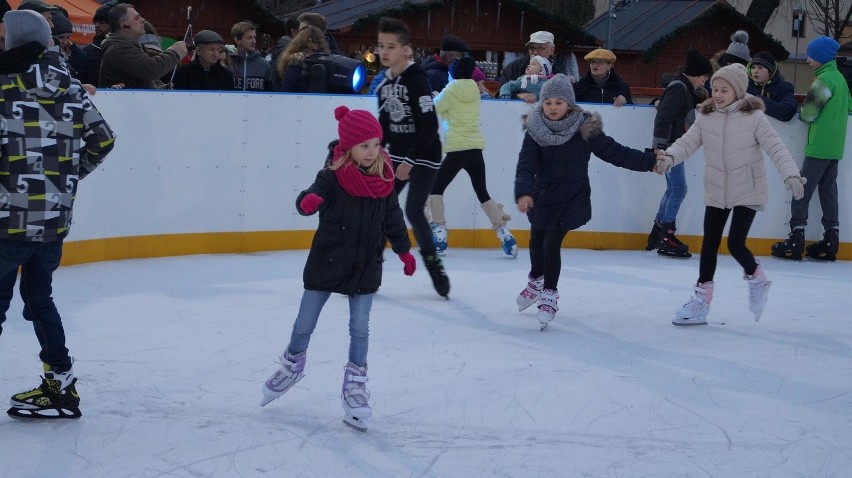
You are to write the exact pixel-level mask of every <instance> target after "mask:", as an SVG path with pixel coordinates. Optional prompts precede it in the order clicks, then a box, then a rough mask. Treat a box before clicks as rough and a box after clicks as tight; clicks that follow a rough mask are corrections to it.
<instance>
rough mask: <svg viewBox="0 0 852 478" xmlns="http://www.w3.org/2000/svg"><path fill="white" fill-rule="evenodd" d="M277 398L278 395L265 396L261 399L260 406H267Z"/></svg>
mask: <svg viewBox="0 0 852 478" xmlns="http://www.w3.org/2000/svg"><path fill="white" fill-rule="evenodd" d="M276 398H278V397H263V398H261V399H260V406H261V407H265V406H266V405H268V404H269V402H271V401H273V400H275V399H276Z"/></svg>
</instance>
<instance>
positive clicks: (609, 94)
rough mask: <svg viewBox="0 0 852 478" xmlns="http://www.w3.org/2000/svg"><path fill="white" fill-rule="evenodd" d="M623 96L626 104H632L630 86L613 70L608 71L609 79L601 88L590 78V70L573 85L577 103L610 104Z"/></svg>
mask: <svg viewBox="0 0 852 478" xmlns="http://www.w3.org/2000/svg"><path fill="white" fill-rule="evenodd" d="M621 95H624V98H625V99H626V100H627V104H633V96H631V95H630V86H628V85H627V83H625V82H624V80H622V79H621V77H620V76H618V73H616V72H615V68H612V69H610V70H609V77H608V78H607V79H606V83H604V87H603V88H601V87H600V86H598V84H597V83H595V79H594V78H592V70H589V71H587V72H586V74H585V76H583V77H582V78H580V80H579V81H577V82H576V83H574V96H575V98H576V101H577V103H606V104H610V103H612V102H613V101H615V99H616V98H617V97H618V96H621Z"/></svg>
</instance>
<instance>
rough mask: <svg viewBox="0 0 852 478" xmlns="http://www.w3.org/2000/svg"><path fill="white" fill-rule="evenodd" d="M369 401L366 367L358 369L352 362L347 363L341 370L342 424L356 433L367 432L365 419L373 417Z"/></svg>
mask: <svg viewBox="0 0 852 478" xmlns="http://www.w3.org/2000/svg"><path fill="white" fill-rule="evenodd" d="M369 400H370V391H369V390H367V366H366V365H365V366H363V367H359V366H357V365H355V364H354V363H352V362H349V363H347V364H346V367H344V368H343V389H342V390H341V393H340V402H341V404H342V405H343V422H344V423H346V424H347V425H349V426H350V427H352V428H354V429H356V430H358V431H362V432H364V431H367V419H368V418H370V417H371V416H373V409H372V408H370V403H369Z"/></svg>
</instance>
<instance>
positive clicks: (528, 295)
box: [515, 276, 544, 311]
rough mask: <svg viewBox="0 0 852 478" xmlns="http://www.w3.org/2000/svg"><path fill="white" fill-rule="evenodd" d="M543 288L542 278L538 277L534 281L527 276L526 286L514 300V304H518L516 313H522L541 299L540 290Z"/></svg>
mask: <svg viewBox="0 0 852 478" xmlns="http://www.w3.org/2000/svg"><path fill="white" fill-rule="evenodd" d="M543 288H544V276H540V277H538V278H536V279H533V278H532V277H529V276H528V277H527V286H526V287H525V288H524V290H522V291H521V293H520V294H518V298H517V299H515V302H516V303H517V304H518V311H522V310H524V309H526V308H527V307H529V306H531V305H533V304H535V303H536V302H538V299H539V298H541V290H542V289H543Z"/></svg>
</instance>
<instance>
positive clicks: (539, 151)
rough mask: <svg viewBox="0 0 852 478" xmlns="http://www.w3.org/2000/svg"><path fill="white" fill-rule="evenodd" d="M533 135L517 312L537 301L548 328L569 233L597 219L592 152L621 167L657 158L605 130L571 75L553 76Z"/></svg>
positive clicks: (518, 188) (518, 192) (522, 175)
mask: <svg viewBox="0 0 852 478" xmlns="http://www.w3.org/2000/svg"><path fill="white" fill-rule="evenodd" d="M526 130H527V133H526V136H525V137H524V143H523V146H522V147H521V154H520V157H519V159H518V168H517V172H516V173H515V200H516V202H517V205H518V210H519V211H520V212H522V213H526V215H527V217H528V218H529V220H530V224H531V228H530V273H529V281H528V283H527V287H526V288H525V289H524V290H523V291H521V294H520V295H519V296H518V298H517V304H518V310H524V309H526V308H527V307H529V306H531V305H533V304H535V303H538V321H539V323H540V324H541V329H542V330H543V329H544V328H545V327H546V326H547V324H548V323H549V322H550V321H551V320H553V317H554V316H555V315H556V311H557V310H559V308H558V307H557V303H556V302H557V299H559V294H558V292H557V283H558V282H559V273H560V270H561V269H562V259H561V255H560V254H561V251H560V249H561V247H562V239H563V238H564V237H565V235H566V234H567V233H568V231H571V230H573V229H577V228H578V227H581V226H583V225H584V224H586V223H587V222H588V221H589V219H591V218H592V204H591V186H590V184H589V159H590V157H591V154H592V153H594V154H595V156H597V157H599V158H601V159H603V160H604V161H606V162H608V163H610V164H613V165H615V166H618V167H621V168H626V169H632V170H634V171H651V170H653V168H654V164H655V161H656V159H655V158H656V156H655V155H654V153H651V152H645V153H643V152H641V151H638V150H635V149H631V148H628V147H625V146H622V145H620V144H618V143H617V142H616V141H615V140H614V139H612V138H610V137H609V136H607V135H605V134H603V123H602V122H601V118H600V115H598V114H597V113H590V112H587V111H583V109H582V108H580V107H579V106H577V104H576V102H575V101H574V90H573V89H572V88H571V83H570V81H568V77H566V76H565V75H562V74H558V75H556V76H554V77H553V78H552V79H551V80H549V81H548V82H547V83H545V84H544V86H543V87H542V90H541V103H538V104H536V105H535V106H534V107H533V110H532V111H531V112H530V113H529V115H528V116H527V118H526Z"/></svg>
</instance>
